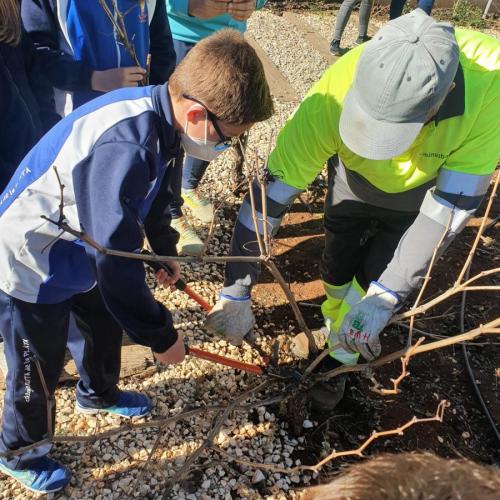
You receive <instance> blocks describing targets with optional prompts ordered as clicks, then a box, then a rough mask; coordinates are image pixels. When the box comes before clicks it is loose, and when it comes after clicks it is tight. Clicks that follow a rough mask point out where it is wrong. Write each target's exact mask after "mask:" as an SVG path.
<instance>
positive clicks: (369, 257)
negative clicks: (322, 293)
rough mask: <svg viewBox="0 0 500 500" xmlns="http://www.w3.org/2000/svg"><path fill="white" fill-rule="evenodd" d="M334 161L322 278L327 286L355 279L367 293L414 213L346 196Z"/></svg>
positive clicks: (326, 220) (329, 193)
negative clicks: (378, 205) (336, 173)
mask: <svg viewBox="0 0 500 500" xmlns="http://www.w3.org/2000/svg"><path fill="white" fill-rule="evenodd" d="M337 165H338V163H337V158H336V157H333V158H331V159H330V160H329V162H328V193H327V197H326V200H325V215H324V228H325V248H324V250H323V256H322V261H321V266H320V272H321V278H322V279H323V281H326V282H327V283H329V284H330V285H344V284H345V283H348V282H350V281H352V279H353V278H354V277H356V280H357V281H358V283H359V284H360V285H361V286H362V287H363V288H364V289H365V290H366V289H367V288H368V286H369V285H370V282H371V281H374V280H377V279H378V278H379V277H380V275H381V274H382V272H383V271H384V270H385V268H386V267H387V264H388V263H389V262H390V261H391V259H392V257H393V255H394V251H395V250H396V248H397V246H398V243H399V241H400V239H401V237H402V236H403V234H404V233H405V232H406V230H407V229H408V228H409V227H410V225H411V224H412V223H413V221H414V220H415V218H416V216H417V213H416V212H400V211H396V210H389V209H387V208H381V207H376V206H374V205H369V204H367V203H363V202H361V201H355V200H353V199H349V198H351V197H349V196H345V195H344V194H343V193H345V192H346V191H347V190H348V189H349V188H348V186H347V184H346V182H345V181H344V180H342V179H339V178H337V179H336V175H335V171H336V168H337ZM336 182H337V183H338V184H339V185H340V184H342V186H341V187H342V189H340V186H337V189H336V186H335V183H336Z"/></svg>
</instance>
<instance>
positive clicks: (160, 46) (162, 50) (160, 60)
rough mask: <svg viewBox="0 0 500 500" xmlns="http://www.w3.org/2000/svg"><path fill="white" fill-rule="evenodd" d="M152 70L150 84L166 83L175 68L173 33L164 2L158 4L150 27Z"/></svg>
mask: <svg viewBox="0 0 500 500" xmlns="http://www.w3.org/2000/svg"><path fill="white" fill-rule="evenodd" d="M149 38H150V53H151V70H150V76H149V83H150V84H152V85H160V84H162V83H165V82H166V81H167V80H168V79H169V77H170V75H171V74H172V72H173V71H174V68H175V50H174V42H173V40H172V32H171V31H170V24H169V22H168V16H167V8H166V4H165V2H164V1H163V0H162V1H160V2H156V8H155V12H154V15H153V19H152V21H151V25H150V26H149Z"/></svg>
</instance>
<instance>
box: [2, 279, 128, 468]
mask: <svg viewBox="0 0 500 500" xmlns="http://www.w3.org/2000/svg"><path fill="white" fill-rule="evenodd" d="M70 314H73V317H74V318H75V319H76V322H77V324H78V327H79V330H80V332H81V335H82V336H83V338H84V342H82V341H81V340H78V341H77V342H72V339H69V340H68V325H69V320H70ZM0 331H1V332H2V335H3V337H4V341H5V356H6V359H7V366H8V374H7V380H6V385H7V389H6V391H5V398H4V408H3V421H2V434H1V437H0V452H4V451H7V450H9V449H10V450H14V449H17V448H20V447H23V446H27V445H30V444H32V443H34V442H37V441H40V440H41V439H43V438H45V437H47V400H46V396H45V393H44V390H43V386H42V383H41V380H40V377H39V375H38V372H37V367H36V364H35V362H34V360H33V358H34V357H36V359H37V360H38V362H39V364H40V367H41V370H42V373H43V378H44V380H45V383H46V385H47V389H48V392H49V394H50V395H52V394H54V391H55V389H56V386H57V382H58V380H59V376H60V374H61V371H62V368H63V363H64V355H65V350H66V344H67V345H68V348H69V349H70V351H71V354H72V356H73V359H74V360H75V363H76V365H77V368H78V371H79V374H80V381H79V382H78V386H77V389H76V396H77V399H78V401H79V402H80V403H82V404H84V405H85V406H88V407H93V408H99V407H105V406H112V405H113V404H115V403H116V400H117V396H118V390H117V383H118V379H119V375H120V353H121V339H122V329H121V327H120V326H119V325H118V323H117V322H116V321H115V320H114V318H113V317H112V316H111V314H110V313H109V312H108V310H107V308H106V306H105V304H104V302H103V300H102V297H101V294H100V292H99V290H98V288H97V287H94V288H93V289H92V290H90V291H89V292H86V293H83V294H78V295H75V296H74V297H72V298H71V299H69V300H67V301H65V302H62V303H59V304H32V303H28V302H23V301H21V300H19V299H15V298H13V297H11V296H9V295H7V294H5V293H4V292H2V291H0ZM54 418H55V411H54V415H53V418H52V421H53V422H54ZM50 449H51V445H50V444H46V445H43V446H40V447H37V448H35V449H33V450H30V451H27V452H26V453H23V454H22V455H18V456H16V457H14V458H12V459H9V460H7V459H3V460H4V461H5V462H6V463H7V465H8V466H9V467H11V468H17V469H23V468H25V467H26V466H27V465H28V464H29V463H30V462H32V461H33V460H36V459H38V458H40V457H43V456H44V455H46V454H47V453H48V452H49V451H50Z"/></svg>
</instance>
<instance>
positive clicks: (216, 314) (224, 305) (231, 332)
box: [205, 293, 255, 345]
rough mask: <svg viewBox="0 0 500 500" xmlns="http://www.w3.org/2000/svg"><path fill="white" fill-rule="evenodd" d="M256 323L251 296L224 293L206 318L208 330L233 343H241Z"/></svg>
mask: <svg viewBox="0 0 500 500" xmlns="http://www.w3.org/2000/svg"><path fill="white" fill-rule="evenodd" d="M254 324H255V318H254V316H253V313H252V301H251V299H250V297H243V298H235V297H230V296H228V295H223V294H222V293H221V295H220V298H219V300H218V301H217V303H216V304H215V306H214V307H213V308H212V310H211V311H210V313H209V314H208V316H207V319H206V320H205V326H206V327H207V329H208V330H210V331H211V332H213V333H215V334H217V335H221V336H222V337H225V338H226V340H228V341H229V342H230V343H231V344H233V345H240V344H241V343H242V342H243V339H244V337H245V335H247V334H248V333H249V332H250V330H251V329H252V328H253V326H254Z"/></svg>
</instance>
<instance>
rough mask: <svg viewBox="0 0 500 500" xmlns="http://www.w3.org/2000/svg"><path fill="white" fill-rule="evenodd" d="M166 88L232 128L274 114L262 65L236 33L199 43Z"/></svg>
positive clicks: (220, 33) (220, 34) (227, 31)
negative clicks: (196, 102) (200, 104)
mask: <svg viewBox="0 0 500 500" xmlns="http://www.w3.org/2000/svg"><path fill="white" fill-rule="evenodd" d="M168 86H169V90H170V92H171V93H172V95H173V96H174V97H177V98H180V97H182V96H183V95H188V96H190V97H194V98H195V99H197V100H199V101H200V102H202V103H203V104H204V105H205V106H206V107H207V109H208V110H209V111H211V112H212V113H213V114H214V115H215V116H216V117H217V118H218V119H219V120H221V121H223V122H227V123H230V124H232V125H247V124H250V123H255V122H260V121H263V120H267V119H268V118H269V117H271V115H272V114H273V101H272V99H271V92H270V90H269V86H268V84H267V81H266V76H265V74H264V67H263V66H262V62H261V60H260V59H259V57H258V56H257V53H256V52H255V50H254V49H253V48H252V47H251V46H250V45H249V44H248V43H247V42H246V41H245V40H244V39H243V36H242V35H241V33H239V32H238V31H236V30H232V29H224V30H221V31H218V32H217V33H215V34H213V35H211V36H209V37H207V38H205V39H203V40H201V41H200V42H198V43H197V44H196V45H195V46H194V47H193V48H192V49H191V50H190V52H189V53H188V54H187V56H186V57H185V58H184V59H183V60H182V62H181V63H180V64H179V66H177V68H176V69H175V71H174V72H173V74H172V76H171V77H170V79H169V82H168Z"/></svg>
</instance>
